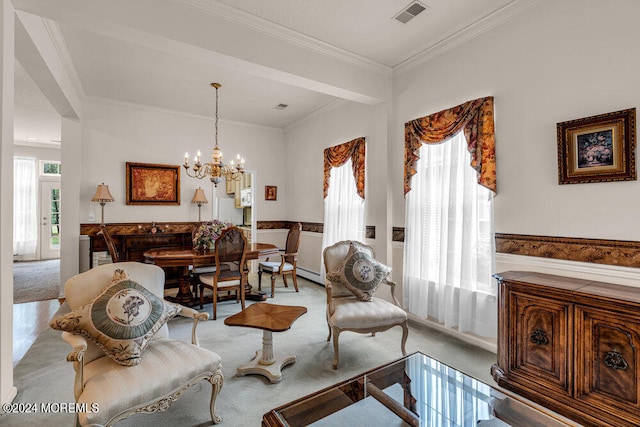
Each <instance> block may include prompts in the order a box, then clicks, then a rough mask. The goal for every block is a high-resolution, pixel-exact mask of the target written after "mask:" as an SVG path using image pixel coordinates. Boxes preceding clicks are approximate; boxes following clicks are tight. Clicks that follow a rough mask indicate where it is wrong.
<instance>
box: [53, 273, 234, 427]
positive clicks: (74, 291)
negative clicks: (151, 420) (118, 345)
mask: <svg viewBox="0 0 640 427" xmlns="http://www.w3.org/2000/svg"><path fill="white" fill-rule="evenodd" d="M116 269H122V270H124V272H125V273H126V274H127V275H128V276H129V278H130V279H131V280H133V281H135V282H137V283H139V284H140V285H142V286H143V287H144V288H146V289H147V290H149V291H150V292H151V293H153V294H154V295H156V296H158V297H159V298H160V299H162V298H163V293H164V271H163V270H162V269H161V268H160V267H157V266H155V265H149V264H142V263H137V262H121V263H114V264H106V265H102V266H99V267H96V268H93V269H91V270H89V271H87V272H85V273H81V274H78V275H76V276H74V277H72V278H71V279H69V280H68V281H67V283H66V284H65V296H66V301H67V303H68V304H69V307H70V308H71V310H72V311H73V310H77V309H78V308H79V307H81V306H83V305H85V304H87V303H90V302H91V301H92V300H93V299H94V298H95V297H96V296H97V295H98V294H100V292H101V291H102V290H103V289H104V288H106V287H107V286H109V285H110V284H111V281H112V277H113V275H114V271H115V270H116ZM178 314H179V315H181V316H185V317H190V318H193V327H192V337H191V339H192V343H191V344H190V343H186V342H183V341H178V340H174V339H170V338H169V337H168V332H169V331H168V328H167V325H166V324H165V325H163V326H162V327H161V328H160V329H159V330H158V331H157V332H156V333H155V335H153V338H152V339H151V341H150V342H149V344H148V346H147V347H146V349H145V350H144V353H143V354H142V355H141V357H140V361H139V363H138V364H136V365H134V366H123V365H121V364H118V363H116V362H115V361H114V360H112V359H111V358H110V357H107V356H106V355H105V352H104V351H103V350H101V349H100V348H99V347H98V346H96V345H95V344H94V343H93V342H91V341H90V340H87V339H85V337H83V336H81V335H77V334H74V333H71V332H63V333H62V338H63V339H64V340H65V341H66V342H68V343H69V344H70V345H71V346H72V347H73V351H71V352H70V353H69V354H68V356H67V360H68V361H70V362H73V366H74V370H75V383H74V395H75V399H76V402H77V403H79V404H83V403H84V404H87V407H88V408H91V405H92V404H98V407H99V411H97V412H92V411H87V412H86V413H78V414H77V418H76V424H77V425H83V426H84V425H91V426H110V425H113V424H114V423H116V422H117V421H119V420H122V419H124V418H127V417H128V416H130V415H133V414H136V413H149V412H156V411H164V410H166V409H168V408H169V406H170V405H171V404H172V403H173V402H174V401H175V400H176V399H178V398H179V397H180V396H181V395H182V393H183V392H184V391H185V390H186V389H187V388H189V387H190V386H192V385H194V384H196V383H198V382H200V381H201V380H207V381H209V382H210V383H211V386H212V392H211V401H210V404H209V411H210V413H211V419H212V420H213V422H214V423H216V424H217V423H219V422H220V421H221V418H220V416H219V415H218V414H217V413H216V411H215V402H216V397H217V396H218V394H219V393H220V389H221V387H222V383H223V381H224V378H223V376H222V371H221V363H220V356H219V355H217V354H216V353H214V352H212V351H210V350H207V349H204V348H201V347H199V346H198V342H197V339H196V326H197V324H198V321H199V320H206V319H207V318H208V315H207V313H199V312H197V311H195V310H193V309H190V308H187V307H181V311H180V312H179V313H178ZM55 320H56V319H54V321H55ZM52 323H53V321H52Z"/></svg>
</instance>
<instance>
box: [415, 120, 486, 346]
mask: <svg viewBox="0 0 640 427" xmlns="http://www.w3.org/2000/svg"><path fill="white" fill-rule="evenodd" d="M419 157H420V159H419V160H418V161H417V163H416V170H417V173H416V175H415V176H414V177H413V180H412V190H411V191H409V192H408V193H407V199H406V216H405V226H406V232H405V248H404V272H403V299H404V305H405V307H406V308H407V309H408V310H409V312H411V313H413V314H415V315H417V316H420V317H423V318H428V317H430V318H432V319H433V320H436V321H438V322H440V323H443V324H444V325H445V326H446V327H451V328H453V327H457V328H458V329H459V331H460V332H473V333H475V334H477V335H480V336H487V337H495V336H496V325H497V323H496V322H497V319H496V298H495V295H496V285H495V283H494V280H493V278H492V277H491V274H492V272H493V271H494V263H495V261H494V260H495V250H494V243H493V193H492V192H491V191H490V190H488V189H486V188H485V187H483V186H481V185H478V179H477V173H476V171H475V170H474V169H473V168H471V167H470V166H469V164H470V161H471V159H470V154H469V151H468V149H467V141H466V139H465V137H464V135H463V133H462V132H460V133H458V134H456V135H454V136H453V137H451V138H450V139H448V140H446V141H444V142H442V143H440V144H424V145H423V146H422V147H421V148H420V155H419Z"/></svg>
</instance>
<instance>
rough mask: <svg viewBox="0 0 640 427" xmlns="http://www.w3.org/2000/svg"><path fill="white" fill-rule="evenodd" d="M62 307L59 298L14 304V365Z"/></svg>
mask: <svg viewBox="0 0 640 427" xmlns="http://www.w3.org/2000/svg"><path fill="white" fill-rule="evenodd" d="M58 308H60V303H59V302H58V300H57V299H52V300H47V301H36V302H25V303H22V304H13V366H16V365H17V364H18V362H19V361H20V360H21V359H22V358H23V357H24V355H25V353H26V352H27V350H29V348H30V347H31V345H32V344H33V342H34V341H35V340H36V338H37V337H38V335H40V333H41V332H42V331H44V330H46V329H47V328H48V327H49V320H51V318H52V317H53V315H54V314H55V312H56V311H58Z"/></svg>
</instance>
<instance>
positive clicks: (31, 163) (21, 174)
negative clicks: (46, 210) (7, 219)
mask: <svg viewBox="0 0 640 427" xmlns="http://www.w3.org/2000/svg"><path fill="white" fill-rule="evenodd" d="M37 243H38V212H37V211H36V159H35V158H32V157H14V158H13V253H14V254H15V255H27V254H32V253H34V252H35V251H36V247H37Z"/></svg>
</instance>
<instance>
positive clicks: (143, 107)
mask: <svg viewBox="0 0 640 427" xmlns="http://www.w3.org/2000/svg"><path fill="white" fill-rule="evenodd" d="M85 101H88V102H96V103H103V104H111V105H119V106H122V107H129V108H136V109H139V110H149V111H155V112H158V113H166V114H175V115H179V116H185V117H191V118H195V119H202V120H213V116H205V115H202V114H195V113H187V112H185V111H179V110H171V109H169V108H162V107H155V106H153V105H146V104H138V103H135V102H128V101H120V100H118V99H113V98H104V97H100V96H86V97H85ZM219 120H220V123H227V124H233V125H238V126H246V127H251V128H256V129H263V130H269V131H277V132H282V131H283V129H282V128H279V127H275V126H265V125H257V124H255V123H247V122H240V121H235V120H226V119H219Z"/></svg>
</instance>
